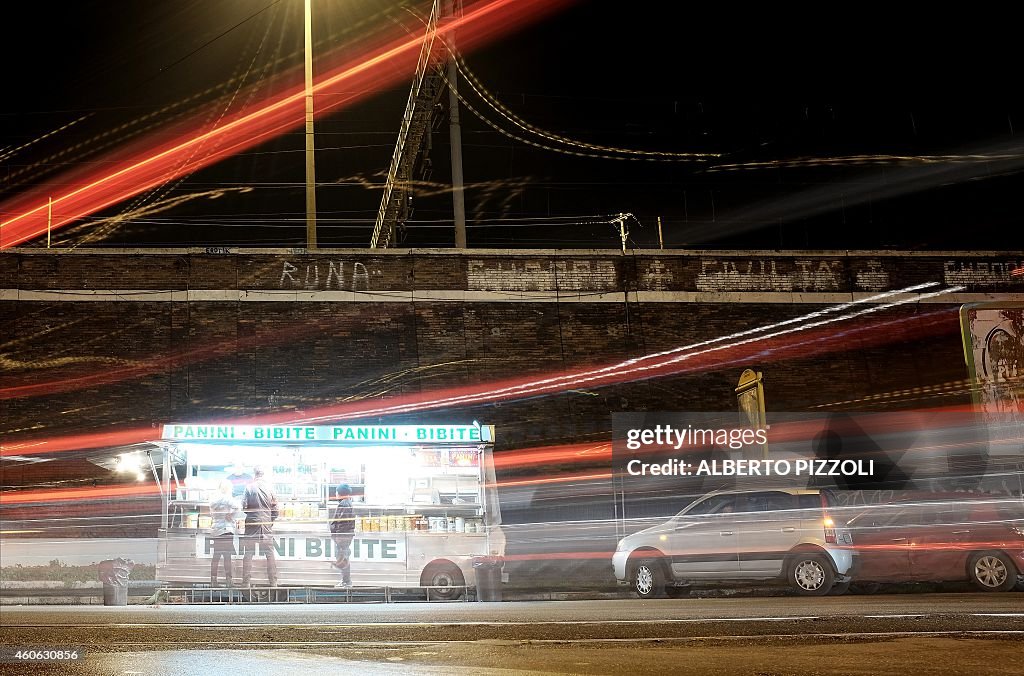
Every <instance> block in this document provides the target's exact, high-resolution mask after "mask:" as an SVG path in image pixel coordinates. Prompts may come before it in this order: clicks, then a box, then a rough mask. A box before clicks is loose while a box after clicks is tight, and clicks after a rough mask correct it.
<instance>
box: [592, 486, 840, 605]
mask: <svg viewBox="0 0 1024 676" xmlns="http://www.w3.org/2000/svg"><path fill="white" fill-rule="evenodd" d="M830 511H831V512H833V513H834V512H835V511H836V510H835V509H830V505H829V499H828V494H827V492H826V491H820V490H817V489H796V490H791V489H771V490H750V491H716V492H714V493H708V494H707V495H705V496H703V497H701V498H699V499H697V500H695V501H694V502H693V503H691V504H690V505H689V506H688V507H687V508H686V509H684V510H683V511H681V512H679V514H676V515H675V516H674V517H672V518H671V519H669V520H668V521H666V522H665V523H663V524H659V525H657V526H654V527H652V528H648V529H646V530H642V531H640V532H638V533H633V534H632V535H629V536H627V537H624V538H623V539H622V540H620V541H619V545H618V547H616V549H615V555H614V556H613V557H612V567H613V569H614V571H615V577H616V579H617V580H618V581H619V583H620V584H629V585H631V586H632V587H633V591H635V592H636V594H637V595H638V596H639V597H640V598H644V599H646V598H656V597H660V596H664V595H666V594H667V595H669V596H682V595H684V594H687V593H689V589H690V584H691V583H693V582H720V581H764V580H781V581H785V582H787V583H788V584H789V585H790V586H791V587H792V588H793V589H795V590H796V591H797V593H800V594H805V595H808V596H822V595H824V594H828V593H829V592H830V591H831V592H833V593H836V592H839V593H841V592H842V591H845V589H846V587H848V586H849V584H850V579H851V578H850V570H851V568H852V567H853V563H854V551H853V538H852V536H851V534H850V531H849V530H848V529H847V528H846V525H845V523H843V522H841V521H838V520H833V517H832V516H830Z"/></svg>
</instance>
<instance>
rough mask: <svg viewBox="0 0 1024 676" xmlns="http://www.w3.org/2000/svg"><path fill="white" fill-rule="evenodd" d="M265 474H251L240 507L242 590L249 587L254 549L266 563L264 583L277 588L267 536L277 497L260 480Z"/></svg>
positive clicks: (271, 544)
mask: <svg viewBox="0 0 1024 676" xmlns="http://www.w3.org/2000/svg"><path fill="white" fill-rule="evenodd" d="M264 474H265V470H264V469H263V468H262V467H257V468H255V469H254V470H253V475H255V477H256V479H255V480H254V481H253V482H252V483H251V484H249V486H248V487H247V488H246V489H245V497H244V498H243V501H242V506H243V508H244V509H245V538H244V539H243V545H242V548H243V550H244V551H245V555H244V556H243V557H242V586H245V587H251V586H252V557H253V555H254V554H256V549H257V547H258V548H259V549H260V550H262V552H263V556H265V557H266V559H267V579H268V580H269V581H270V586H271V587H276V586H277V559H276V557H275V556H274V538H273V537H272V536H271V532H272V531H273V528H274V521H276V520H277V514H278V512H277V496H276V495H274V491H273V489H272V488H271V487H270V485H269V484H268V483H267V480H266V478H265V477H264Z"/></svg>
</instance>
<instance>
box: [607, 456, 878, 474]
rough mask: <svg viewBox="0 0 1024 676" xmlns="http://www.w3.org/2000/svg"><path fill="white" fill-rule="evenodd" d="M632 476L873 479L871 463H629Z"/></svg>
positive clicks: (859, 461) (873, 462) (782, 461)
mask: <svg viewBox="0 0 1024 676" xmlns="http://www.w3.org/2000/svg"><path fill="white" fill-rule="evenodd" d="M626 471H627V472H629V474H630V475H631V476H873V475H874V472H875V461H874V460H701V461H700V462H699V463H687V462H682V461H681V460H674V459H673V460H669V461H668V462H662V463H657V464H653V463H645V462H641V461H640V460H630V461H629V462H628V463H627V464H626Z"/></svg>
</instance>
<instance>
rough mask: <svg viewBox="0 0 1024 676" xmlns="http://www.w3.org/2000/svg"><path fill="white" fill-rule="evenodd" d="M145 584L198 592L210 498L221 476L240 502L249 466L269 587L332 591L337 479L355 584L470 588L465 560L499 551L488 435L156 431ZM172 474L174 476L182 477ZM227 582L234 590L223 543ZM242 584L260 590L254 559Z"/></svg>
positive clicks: (447, 429) (262, 571) (341, 429)
mask: <svg viewBox="0 0 1024 676" xmlns="http://www.w3.org/2000/svg"><path fill="white" fill-rule="evenodd" d="M161 438H162V441H161V442H159V444H160V445H161V446H162V447H163V450H164V451H165V452H164V453H163V472H162V475H161V476H162V478H161V483H162V489H163V490H162V491H161V492H162V496H163V515H162V522H161V532H160V547H159V554H158V564H157V578H158V579H159V580H161V581H163V582H166V583H172V584H173V585H180V584H185V585H194V584H203V585H208V584H209V582H210V561H211V558H212V542H211V540H212V537H213V535H214V533H212V532H211V530H210V526H211V524H212V519H211V517H210V511H209V505H210V501H211V500H212V499H213V498H214V497H215V495H216V493H217V489H218V486H219V484H220V483H221V482H222V481H224V480H225V479H229V480H233V483H234V485H235V492H236V494H237V495H238V497H239V499H241V493H242V492H243V491H244V486H245V484H246V483H247V482H248V481H250V480H251V477H252V474H253V470H254V468H255V467H256V466H257V465H259V466H262V467H263V468H264V470H265V471H266V480H267V481H268V482H269V483H270V485H271V486H272V487H273V489H274V492H275V493H276V494H277V499H278V508H279V516H278V519H277V521H276V522H275V523H274V528H273V538H274V546H275V554H276V557H277V567H278V584H279V586H333V585H334V584H335V583H336V582H338V581H339V579H340V576H339V573H338V571H337V570H336V569H334V568H332V567H331V565H330V564H331V562H332V561H334V555H335V552H334V551H333V543H332V541H331V533H330V529H329V516H330V515H331V514H333V512H334V508H335V506H336V505H337V498H338V496H337V495H336V493H337V491H336V489H337V486H338V485H339V484H348V485H349V486H350V487H351V488H352V497H351V499H352V503H353V510H354V512H355V516H356V518H355V531H356V532H355V535H354V539H353V541H352V550H351V556H350V561H351V571H352V582H353V585H354V586H355V587H359V586H361V585H365V586H390V587H420V586H430V587H436V588H438V589H433V590H431V597H432V598H433V597H438V598H457V597H458V596H460V595H461V594H462V592H463V590H462V589H461V587H463V586H464V585H465V586H474V585H475V576H474V572H473V559H474V558H475V557H480V556H499V557H500V556H503V555H504V553H505V538H504V536H503V534H502V532H501V528H500V524H501V512H500V511H499V508H498V500H497V493H496V491H495V490H494V486H495V481H494V463H493V458H492V449H493V440H494V428H493V426H487V425H483V426H481V425H475V424H474V425H318V426H302V425H271V426H258V425H211V424H180V423H175V424H168V425H164V427H163V434H162V437H161ZM182 468H183V470H184V471H183V475H182ZM235 540H236V541H235V551H236V552H238V555H237V556H235V557H233V558H234V562H233V566H234V583H235V585H240V584H241V558H242V557H241V551H242V550H241V547H240V546H239V545H240V543H239V541H238V540H239V538H237V537H236V539H235ZM252 571H253V574H252V584H253V585H254V586H263V585H266V584H267V583H268V580H267V577H266V565H265V559H264V558H263V557H262V556H257V557H254V560H253V567H252Z"/></svg>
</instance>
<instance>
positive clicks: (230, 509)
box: [210, 479, 245, 587]
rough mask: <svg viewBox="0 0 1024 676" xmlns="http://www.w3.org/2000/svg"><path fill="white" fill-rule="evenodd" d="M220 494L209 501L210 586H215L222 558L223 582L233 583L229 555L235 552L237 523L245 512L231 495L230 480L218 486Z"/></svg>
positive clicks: (237, 500)
mask: <svg viewBox="0 0 1024 676" xmlns="http://www.w3.org/2000/svg"><path fill="white" fill-rule="evenodd" d="M218 489H219V492H220V494H219V495H218V496H217V498H216V499H215V500H214V501H213V502H211V503H210V516H212V517H213V530H212V532H213V559H211V560H210V586H211V587H216V586H217V566H218V564H219V563H220V560H221V559H223V560H224V583H225V585H224V586H226V587H230V586H232V584H233V580H234V574H233V571H232V569H231V557H232V555H234V554H235V534H236V533H238V527H237V523H238V522H239V521H241V520H242V519H243V518H244V517H245V514H244V513H243V512H242V503H241V501H239V499H238V498H236V497H232V495H231V482H230V481H228V480H227V479H225V480H224V481H221V482H220V486H219V487H218Z"/></svg>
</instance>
